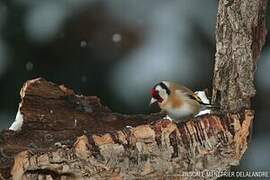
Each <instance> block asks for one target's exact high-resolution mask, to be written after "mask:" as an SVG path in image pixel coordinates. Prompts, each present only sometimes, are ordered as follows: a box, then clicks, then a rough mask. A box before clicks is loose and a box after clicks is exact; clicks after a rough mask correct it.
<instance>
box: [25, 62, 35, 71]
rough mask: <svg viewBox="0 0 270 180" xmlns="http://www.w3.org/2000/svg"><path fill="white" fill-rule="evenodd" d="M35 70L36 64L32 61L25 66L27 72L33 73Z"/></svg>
mask: <svg viewBox="0 0 270 180" xmlns="http://www.w3.org/2000/svg"><path fill="white" fill-rule="evenodd" d="M33 68H34V64H33V63H32V62H31V61H28V62H27V63H26V64H25V69H26V70H27V71H32V70H33Z"/></svg>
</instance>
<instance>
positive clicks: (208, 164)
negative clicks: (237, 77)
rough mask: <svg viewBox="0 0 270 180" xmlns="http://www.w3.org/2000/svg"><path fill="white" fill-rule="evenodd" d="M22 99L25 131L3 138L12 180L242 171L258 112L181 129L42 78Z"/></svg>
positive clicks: (205, 119)
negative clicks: (125, 112)
mask: <svg viewBox="0 0 270 180" xmlns="http://www.w3.org/2000/svg"><path fill="white" fill-rule="evenodd" d="M21 98H22V100H21V103H20V109H19V110H20V112H21V114H22V116H23V121H24V122H23V125H22V128H21V131H19V132H14V131H10V130H5V131H3V132H2V133H1V141H0V143H1V144H0V145H1V162H0V163H1V164H0V167H1V169H0V172H1V176H3V177H5V178H10V177H11V176H12V177H13V179H38V178H45V179H76V178H77V179H90V178H94V179H108V178H109V177H110V178H116V179H134V178H142V179H146V178H154V177H155V178H166V177H174V178H176V177H177V178H180V179H194V177H192V176H190V174H188V172H190V173H191V172H195V171H196V172H199V171H201V172H203V171H205V170H209V171H213V172H217V171H223V170H227V169H228V168H229V167H230V166H231V165H237V164H239V160H240V159H241V157H242V155H243V153H244V152H245V150H246V148H247V140H248V136H249V132H250V128H251V125H252V121H253V112H252V111H250V110H245V111H243V112H241V113H239V114H220V115H204V116H201V117H197V118H195V119H190V120H189V121H187V122H185V123H180V124H175V123H174V122H171V121H169V120H166V119H162V117H163V116H164V115H163V114H159V113H157V114H151V115H121V114H117V113H113V112H111V111H110V109H109V108H107V107H105V106H103V105H101V103H100V101H99V99H98V98H97V97H93V96H90V97H86V96H82V95H76V94H75V93H74V92H73V91H72V90H71V89H68V88H66V87H65V86H63V85H61V86H58V85H56V84H53V83H51V82H48V81H46V80H44V79H42V78H37V79H34V80H30V81H27V82H26V83H25V84H24V86H23V88H22V90H21ZM206 175H207V174H206ZM197 178H199V177H197ZM212 178H214V177H212Z"/></svg>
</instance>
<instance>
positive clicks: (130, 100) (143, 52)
mask: <svg viewBox="0 0 270 180" xmlns="http://www.w3.org/2000/svg"><path fill="white" fill-rule="evenodd" d="M217 5H218V1H217V0H204V1H198V0H181V1H180V0H170V1H164V0H147V1H145V0H129V1H126V0H111V1H110V0H58V1H55V0H42V1H41V0H0V100H1V103H0V129H3V128H8V127H9V125H10V124H11V123H12V122H13V120H14V118H15V115H16V112H17V108H18V103H19V102H20V96H19V91H20V88H21V87H22V85H23V83H24V82H25V81H26V80H29V79H33V78H36V77H40V76H41V77H44V78H45V79H47V80H50V81H53V82H55V83H58V84H65V85H66V86H67V87H70V88H72V89H74V90H75V91H76V92H77V93H78V94H84V95H97V96H99V97H100V98H101V100H102V103H103V104H105V105H107V106H109V107H110V108H111V109H112V110H113V111H117V112H122V113H126V114H133V113H149V112H150V110H149V106H148V104H149V100H150V89H151V87H152V86H153V85H154V84H155V83H156V82H158V81H161V80H173V81H177V82H181V83H182V84H185V85H186V86H188V87H191V88H192V89H194V90H196V89H205V88H210V87H211V82H212V70H213V67H214V56H215V23H216V13H217ZM268 9H269V10H268V15H267V16H268V19H269V18H270V8H268ZM268 29H270V23H269V22H268ZM269 69H270V43H269V38H268V39H267V42H266V45H265V47H264V49H263V54H262V56H261V58H260V61H259V64H258V69H257V74H256V87H257V95H256V97H255V98H254V100H253V105H254V108H255V110H256V121H255V124H254V131H253V140H252V142H251V146H250V148H249V149H248V150H247V152H246V153H245V156H244V159H243V160H242V161H241V165H240V167H237V169H241V170H269V167H270V155H269V152H270V141H269V137H270V131H269V129H268V128H270V120H269V117H270V111H269V108H270V101H269V97H270V79H269V76H270V71H269ZM269 176H270V172H269Z"/></svg>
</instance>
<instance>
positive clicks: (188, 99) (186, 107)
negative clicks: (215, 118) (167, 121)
mask: <svg viewBox="0 0 270 180" xmlns="http://www.w3.org/2000/svg"><path fill="white" fill-rule="evenodd" d="M154 102H158V105H159V107H160V108H161V109H162V110H164V111H165V112H167V114H168V116H169V117H170V118H172V119H174V120H176V121H181V120H183V119H185V118H187V117H192V116H195V115H196V114H198V113H199V112H200V111H201V110H202V109H204V108H205V107H206V106H209V105H210V104H205V103H203V102H202V100H201V99H200V97H198V96H197V95H196V94H195V93H193V91H191V90H190V89H188V88H187V87H185V86H182V85H180V84H177V83H174V82H169V81H162V82H160V83H158V84H156V85H155V86H154V87H153V89H152V99H151V102H150V103H151V104H152V103H154Z"/></svg>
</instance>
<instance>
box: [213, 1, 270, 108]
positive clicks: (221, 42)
mask: <svg viewBox="0 0 270 180" xmlns="http://www.w3.org/2000/svg"><path fill="white" fill-rule="evenodd" d="M266 6H267V0H249V1H246V0H238V1H235V0H220V1H219V8H218V15H217V26H216V41H217V42H216V49H217V51H216V61H215V69H214V80H213V103H215V104H221V107H222V109H223V110H224V111H231V112H237V111H239V110H241V109H243V108H250V100H251V98H252V97H254V96H255V92H256V91H255V86H254V73H255V71H256V63H257V60H258V58H259V55H260V52H261V49H262V47H263V45H264V42H265V37H266V32H267V30H266V21H265V19H266V13H265V12H266Z"/></svg>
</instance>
